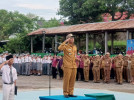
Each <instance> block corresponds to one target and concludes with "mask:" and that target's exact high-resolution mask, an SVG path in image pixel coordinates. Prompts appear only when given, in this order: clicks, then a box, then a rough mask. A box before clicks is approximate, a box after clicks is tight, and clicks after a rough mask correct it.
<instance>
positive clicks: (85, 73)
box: [84, 54, 90, 82]
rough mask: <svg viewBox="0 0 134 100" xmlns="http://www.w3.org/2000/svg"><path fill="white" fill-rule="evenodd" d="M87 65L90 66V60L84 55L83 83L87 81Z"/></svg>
mask: <svg viewBox="0 0 134 100" xmlns="http://www.w3.org/2000/svg"><path fill="white" fill-rule="evenodd" d="M89 65H90V60H89V58H88V54H86V55H85V58H84V79H85V82H88V81H89Z"/></svg>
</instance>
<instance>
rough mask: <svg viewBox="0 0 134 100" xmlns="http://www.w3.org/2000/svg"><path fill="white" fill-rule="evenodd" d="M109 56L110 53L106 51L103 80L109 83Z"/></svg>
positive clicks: (110, 64)
mask: <svg viewBox="0 0 134 100" xmlns="http://www.w3.org/2000/svg"><path fill="white" fill-rule="evenodd" d="M111 66H112V63H111V58H110V53H109V52H107V53H106V55H105V67H104V82H105V83H109V82H110V71H111Z"/></svg>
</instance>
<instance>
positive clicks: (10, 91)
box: [0, 55, 17, 100]
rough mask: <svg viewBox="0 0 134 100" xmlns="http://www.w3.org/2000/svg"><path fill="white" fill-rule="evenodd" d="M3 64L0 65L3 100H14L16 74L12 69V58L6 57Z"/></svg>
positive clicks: (10, 56)
mask: <svg viewBox="0 0 134 100" xmlns="http://www.w3.org/2000/svg"><path fill="white" fill-rule="evenodd" d="M6 60H7V61H5V62H3V63H2V64H1V65H0V70H1V71H2V82H3V86H2V87H3V100H14V90H15V85H16V80H17V72H16V69H15V68H14V67H13V56H12V55H9V56H6Z"/></svg>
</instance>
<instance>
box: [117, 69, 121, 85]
mask: <svg viewBox="0 0 134 100" xmlns="http://www.w3.org/2000/svg"><path fill="white" fill-rule="evenodd" d="M116 75H117V83H120V84H121V83H122V68H121V67H117V68H116Z"/></svg>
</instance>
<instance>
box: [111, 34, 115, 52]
mask: <svg viewBox="0 0 134 100" xmlns="http://www.w3.org/2000/svg"><path fill="white" fill-rule="evenodd" d="M113 45H114V34H113V33H111V54H113Z"/></svg>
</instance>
